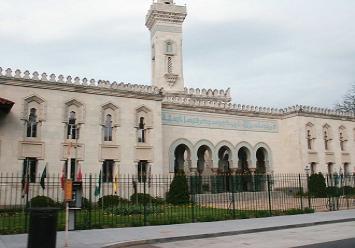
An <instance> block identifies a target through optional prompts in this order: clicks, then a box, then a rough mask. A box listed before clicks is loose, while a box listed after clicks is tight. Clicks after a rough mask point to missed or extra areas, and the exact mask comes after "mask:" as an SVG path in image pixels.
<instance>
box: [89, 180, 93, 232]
mask: <svg viewBox="0 0 355 248" xmlns="http://www.w3.org/2000/svg"><path fill="white" fill-rule="evenodd" d="M89 202H90V204H89V206H88V207H89V221H88V225H89V229H91V208H92V204H93V203H92V175H91V174H90V175H89Z"/></svg>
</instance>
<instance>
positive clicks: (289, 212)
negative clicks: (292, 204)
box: [285, 208, 305, 215]
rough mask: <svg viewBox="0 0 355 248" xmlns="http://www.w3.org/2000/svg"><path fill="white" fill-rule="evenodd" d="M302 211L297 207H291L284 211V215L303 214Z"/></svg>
mask: <svg viewBox="0 0 355 248" xmlns="http://www.w3.org/2000/svg"><path fill="white" fill-rule="evenodd" d="M303 213H305V211H304V210H302V209H299V208H291V209H287V210H286V211H285V214H286V215H296V214H303Z"/></svg>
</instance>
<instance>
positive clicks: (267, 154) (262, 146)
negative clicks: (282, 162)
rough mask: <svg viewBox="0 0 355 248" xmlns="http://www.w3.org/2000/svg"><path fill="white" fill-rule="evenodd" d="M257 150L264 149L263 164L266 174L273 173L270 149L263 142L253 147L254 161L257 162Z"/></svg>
mask: <svg viewBox="0 0 355 248" xmlns="http://www.w3.org/2000/svg"><path fill="white" fill-rule="evenodd" d="M259 149H264V150H265V151H266V152H265V153H264V156H265V163H266V172H271V171H273V160H272V152H271V148H270V146H269V145H268V144H266V143H264V142H259V143H257V144H256V145H255V146H254V152H253V155H254V156H255V157H254V160H255V161H257V160H258V159H257V152H258V150H259Z"/></svg>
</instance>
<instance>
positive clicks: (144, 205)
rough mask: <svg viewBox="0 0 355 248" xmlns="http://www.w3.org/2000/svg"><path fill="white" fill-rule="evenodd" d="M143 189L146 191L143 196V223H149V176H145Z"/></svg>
mask: <svg viewBox="0 0 355 248" xmlns="http://www.w3.org/2000/svg"><path fill="white" fill-rule="evenodd" d="M143 191H144V197H143V225H144V226H146V225H147V201H146V199H145V198H146V192H147V176H145V177H144V178H143Z"/></svg>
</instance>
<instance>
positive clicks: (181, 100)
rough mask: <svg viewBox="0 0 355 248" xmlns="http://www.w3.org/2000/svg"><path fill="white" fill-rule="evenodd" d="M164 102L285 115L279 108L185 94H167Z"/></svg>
mask: <svg viewBox="0 0 355 248" xmlns="http://www.w3.org/2000/svg"><path fill="white" fill-rule="evenodd" d="M163 103H165V104H176V105H183V106H191V107H199V108H201V107H202V108H204V107H205V108H214V109H220V110H230V111H231V112H233V111H234V112H244V113H255V114H258V113H259V114H264V115H265V114H269V115H279V116H281V115H283V114H284V111H283V110H282V109H277V108H266V107H258V106H250V105H242V104H233V103H231V102H226V101H219V100H205V99H198V98H190V97H184V96H166V97H164V100H163Z"/></svg>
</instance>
